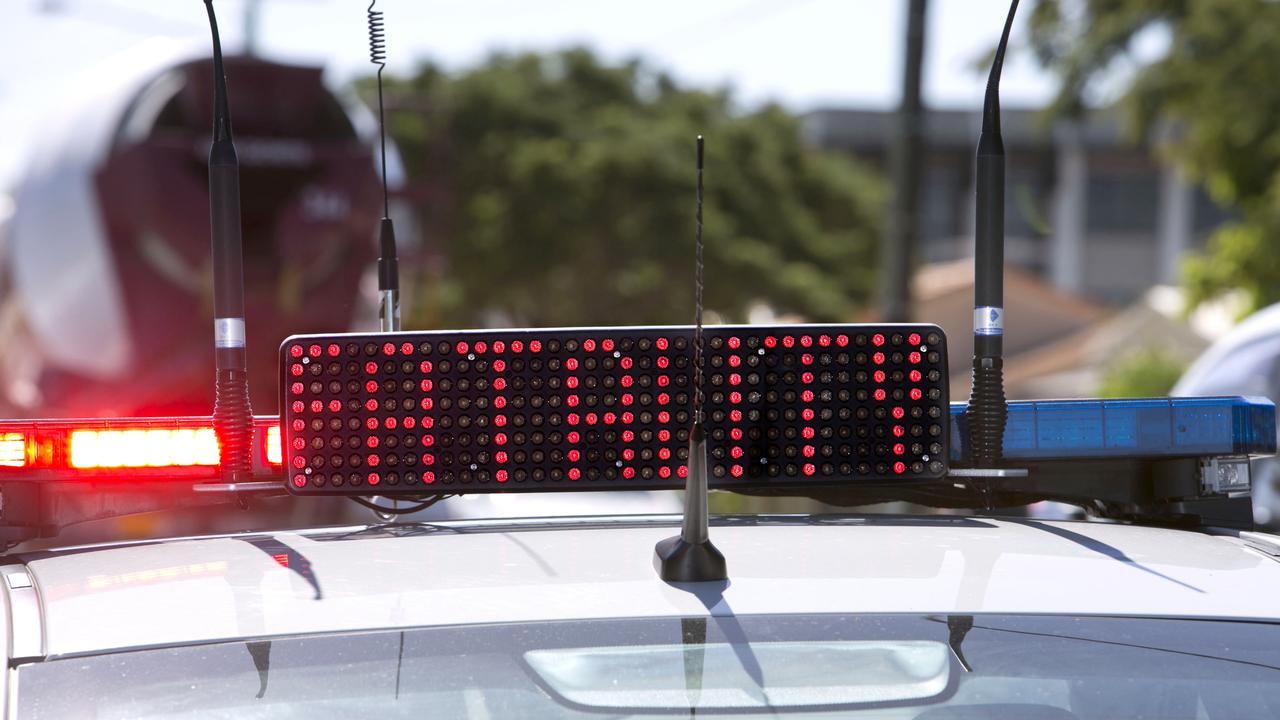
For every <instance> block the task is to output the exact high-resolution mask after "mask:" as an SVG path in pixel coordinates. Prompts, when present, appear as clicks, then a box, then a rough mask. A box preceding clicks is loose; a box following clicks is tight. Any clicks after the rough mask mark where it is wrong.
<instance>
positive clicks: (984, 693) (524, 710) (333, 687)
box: [17, 615, 1280, 720]
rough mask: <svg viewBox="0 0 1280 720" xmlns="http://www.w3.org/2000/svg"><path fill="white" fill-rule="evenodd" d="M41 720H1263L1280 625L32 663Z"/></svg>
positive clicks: (527, 637) (501, 634) (438, 634)
mask: <svg viewBox="0 0 1280 720" xmlns="http://www.w3.org/2000/svg"><path fill="white" fill-rule="evenodd" d="M17 686H18V701H17V707H18V711H19V715H20V716H21V717H23V718H68V717H93V718H194V717H201V718H204V717H217V718H221V717H227V718H230V717H235V718H320V719H324V718H336V719H340V720H349V719H350V718H353V717H380V718H423V717H432V718H469V719H481V718H508V717H527V718H562V717H570V718H578V717H600V716H601V713H606V714H607V716H608V717H649V716H655V717H662V716H667V717H670V716H671V715H673V714H674V715H680V716H688V715H691V714H694V712H693V711H691V709H696V712H698V714H701V713H708V714H716V715H718V716H721V717H724V716H730V717H736V716H747V715H753V714H759V713H766V714H778V715H788V716H801V717H811V716H812V717H849V716H854V717H860V718H863V717H865V718H911V719H913V720H914V719H918V720H958V719H960V718H996V719H1000V718H1010V719H1012V718H1019V719H1021V720H1025V719H1027V718H1032V719H1035V718H1049V719H1053V720H1072V719H1075V718H1079V719H1081V720H1086V719H1090V718H1208V719H1210V720H1220V719H1225V718H1260V717H1276V716H1277V715H1280V625H1274V624H1262V623H1243V622H1214V621H1201V620H1171V619H1146V618H1073V617H1058V616H1034V617H1029V616H984V615H979V616H962V615H951V616H946V615H942V616H905V615H891V616H865V615H864V616H841V615H805V616H744V617H735V616H724V617H716V618H711V619H706V618H650V619H635V620H600V621H582V622H547V623H535V624H504V625H485V626H468V627H460V628H441V629H416V630H406V631H394V632H371V633H360V634H350V635H340V636H318V637H300V638H287V639H278V640H273V641H272V640H268V641H255V642H247V643H225V644H216V645H205V646H198V647H179V648H166V649H156V650H144V651H138V652H129V653H119V654H114V655H103V656H96V657H83V658H68V659H62V660H55V661H50V662H45V663H38V664H31V665H25V666H22V667H21V668H19V670H18V684H17Z"/></svg>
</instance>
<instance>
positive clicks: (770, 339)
mask: <svg viewBox="0 0 1280 720" xmlns="http://www.w3.org/2000/svg"><path fill="white" fill-rule="evenodd" d="M777 345H778V338H776V337H774V336H772V335H766V336H765V338H764V346H765V347H767V348H772V347H776V346H777Z"/></svg>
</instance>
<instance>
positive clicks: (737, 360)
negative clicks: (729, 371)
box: [729, 355, 742, 368]
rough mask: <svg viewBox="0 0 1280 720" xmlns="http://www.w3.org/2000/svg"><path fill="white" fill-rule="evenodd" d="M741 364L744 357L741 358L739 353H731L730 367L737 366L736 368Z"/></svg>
mask: <svg viewBox="0 0 1280 720" xmlns="http://www.w3.org/2000/svg"><path fill="white" fill-rule="evenodd" d="M741 364H742V358H741V357H738V356H737V355H730V356H729V367H735V368H736V367H738V366H739V365H741Z"/></svg>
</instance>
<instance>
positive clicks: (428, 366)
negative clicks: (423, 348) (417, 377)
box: [418, 360, 501, 373]
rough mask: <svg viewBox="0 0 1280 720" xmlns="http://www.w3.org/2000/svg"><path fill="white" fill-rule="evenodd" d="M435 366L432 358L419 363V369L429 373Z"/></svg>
mask: <svg viewBox="0 0 1280 720" xmlns="http://www.w3.org/2000/svg"><path fill="white" fill-rule="evenodd" d="M498 362H501V360H499V361H498ZM433 367H434V366H433V365H432V364H431V361H430V360H423V361H422V362H420V363H418V370H419V371H420V372H424V373H429V372H431V369H432V368H433Z"/></svg>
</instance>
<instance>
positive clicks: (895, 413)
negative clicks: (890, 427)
mask: <svg viewBox="0 0 1280 720" xmlns="http://www.w3.org/2000/svg"><path fill="white" fill-rule="evenodd" d="M906 414H907V411H905V410H903V409H902V408H900V407H896V408H894V409H893V417H894V419H896V420H901V419H902V416H903V415H906Z"/></svg>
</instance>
